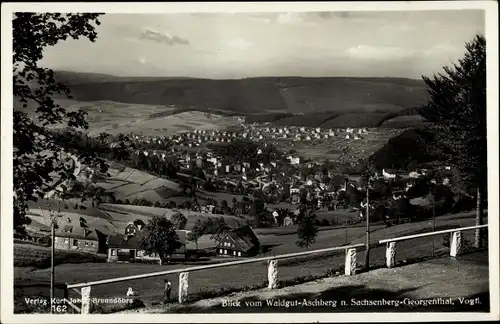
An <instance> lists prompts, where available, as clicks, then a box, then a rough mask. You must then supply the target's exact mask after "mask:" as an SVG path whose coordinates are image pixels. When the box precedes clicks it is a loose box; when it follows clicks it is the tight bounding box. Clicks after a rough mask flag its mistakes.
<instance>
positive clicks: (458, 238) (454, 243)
mask: <svg viewBox="0 0 500 324" xmlns="http://www.w3.org/2000/svg"><path fill="white" fill-rule="evenodd" d="M461 248H462V232H454V233H453V235H452V238H451V244H450V256H451V257H454V258H455V257H457V256H458V255H459V254H460V249H461Z"/></svg>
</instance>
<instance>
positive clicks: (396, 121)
mask: <svg viewBox="0 0 500 324" xmlns="http://www.w3.org/2000/svg"><path fill="white" fill-rule="evenodd" d="M425 122H426V121H425V119H424V118H423V117H422V116H420V115H416V116H397V117H394V118H391V119H388V120H386V121H384V122H383V123H382V124H381V125H380V127H381V128H407V127H417V126H421V125H422V124H424V123H425Z"/></svg>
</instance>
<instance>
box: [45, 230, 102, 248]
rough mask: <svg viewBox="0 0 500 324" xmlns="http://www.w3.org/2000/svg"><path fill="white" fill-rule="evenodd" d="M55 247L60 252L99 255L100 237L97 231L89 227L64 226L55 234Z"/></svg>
mask: <svg viewBox="0 0 500 324" xmlns="http://www.w3.org/2000/svg"><path fill="white" fill-rule="evenodd" d="M54 246H55V248H56V249H58V250H71V251H83V252H91V253H97V252H98V250H99V237H98V235H97V231H96V230H92V229H90V228H87V227H81V226H74V225H64V226H63V227H62V228H61V230H60V231H57V232H56V233H55V241H54Z"/></svg>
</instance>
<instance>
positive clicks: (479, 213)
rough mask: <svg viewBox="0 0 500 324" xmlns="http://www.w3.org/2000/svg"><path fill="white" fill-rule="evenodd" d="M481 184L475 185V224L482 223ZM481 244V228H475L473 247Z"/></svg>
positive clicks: (477, 247) (479, 246) (478, 246)
mask: <svg viewBox="0 0 500 324" xmlns="http://www.w3.org/2000/svg"><path fill="white" fill-rule="evenodd" d="M482 191H483V190H482V187H481V185H478V186H477V197H476V225H483V222H484V219H483V195H482ZM482 245H483V229H482V228H478V229H476V235H475V237H474V247H475V248H476V249H479V248H481V247H482Z"/></svg>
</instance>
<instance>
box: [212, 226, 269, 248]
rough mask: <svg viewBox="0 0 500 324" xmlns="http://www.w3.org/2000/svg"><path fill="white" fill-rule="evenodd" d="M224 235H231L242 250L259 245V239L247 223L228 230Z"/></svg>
mask: <svg viewBox="0 0 500 324" xmlns="http://www.w3.org/2000/svg"><path fill="white" fill-rule="evenodd" d="M226 235H227V236H229V237H231V238H232V239H233V240H234V241H235V242H236V244H237V245H238V246H239V247H240V248H241V249H242V251H243V252H246V251H248V250H250V249H252V248H253V247H255V246H258V245H259V239H258V238H257V236H256V235H255V233H254V231H253V230H252V228H251V227H250V226H248V225H245V226H243V227H240V228H235V229H233V230H231V231H228V232H227V233H226ZM219 244H220V243H219Z"/></svg>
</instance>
